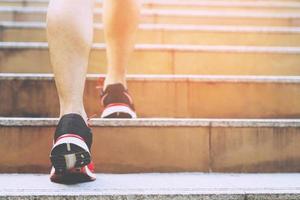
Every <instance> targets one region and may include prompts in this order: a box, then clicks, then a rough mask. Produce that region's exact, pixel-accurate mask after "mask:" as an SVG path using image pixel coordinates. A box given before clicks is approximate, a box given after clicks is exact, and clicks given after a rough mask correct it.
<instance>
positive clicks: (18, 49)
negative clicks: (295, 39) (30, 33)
mask: <svg viewBox="0 0 300 200" xmlns="http://www.w3.org/2000/svg"><path fill="white" fill-rule="evenodd" d="M299 55H300V47H267V46H226V45H225V46H219V45H218V46H217V45H157V44H140V45H136V51H135V52H134V54H133V56H132V59H131V61H130V62H129V68H128V73H129V74H210V75H299V74H300V68H299V66H300V59H299ZM0 58H1V62H0V72H8V73H15V72H16V73H18V72H24V73H49V72H51V67H50V61H49V52H48V45H47V43H43V42H41V43H39V42H36V43H35V42H28V43H27V42H24V43H22V42H1V43H0ZM24 58H26V59H24ZM36 58H39V59H38V60H37V59H36ZM216 58H218V59H216ZM105 66H106V52H105V45H104V44H101V43H99V44H95V45H94V48H93V50H92V52H91V56H90V62H89V73H105V72H106V67H105Z"/></svg>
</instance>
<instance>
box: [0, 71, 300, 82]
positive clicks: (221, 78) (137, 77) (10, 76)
mask: <svg viewBox="0 0 300 200" xmlns="http://www.w3.org/2000/svg"><path fill="white" fill-rule="evenodd" d="M105 76H106V75H105V74H88V75H87V79H88V80H99V79H100V80H101V79H104V78H105ZM126 77H127V80H129V81H131V80H132V81H177V82H182V81H183V82H212V83H216V82H218V83H278V84H280V83H290V84H299V83H300V76H254V75H251V76H246V75H149V74H130V75H127V76H126ZM0 80H52V81H53V80H54V74H51V73H45V74H41V73H0Z"/></svg>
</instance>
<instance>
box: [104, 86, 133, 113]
mask: <svg viewBox="0 0 300 200" xmlns="http://www.w3.org/2000/svg"><path fill="white" fill-rule="evenodd" d="M100 96H101V104H102V106H103V107H104V109H103V112H102V114H101V118H136V117H137V116H136V113H135V109H134V105H133V101H132V98H131V96H130V94H129V93H128V90H127V89H125V87H124V86H123V85H122V84H121V83H116V84H111V85H108V86H107V87H106V89H105V90H101V93H100Z"/></svg>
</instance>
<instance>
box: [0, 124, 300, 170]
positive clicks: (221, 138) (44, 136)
mask: <svg viewBox="0 0 300 200" xmlns="http://www.w3.org/2000/svg"><path fill="white" fill-rule="evenodd" d="M93 131H94V144H95V145H94V147H93V160H94V162H95V165H96V171H97V172H110V173H133V172H186V171H189V172H208V171H212V172H299V171H300V167H299V166H300V163H299V158H300V153H299V151H298V147H299V145H298V144H299V142H298V141H299V139H300V134H299V133H300V129H299V128H255V127H253V128H229V127H223V128H217V127H216V128H209V127H193V128H191V127H190V128H188V127H160V128H159V127H128V128H126V127H118V128H117V127H114V128H112V127H102V128H101V127H94V128H93ZM53 132H54V128H53V127H0V134H1V138H2V139H1V141H0V143H1V145H0V150H1V151H0V161H1V162H0V172H5V173H8V172H31V173H38V172H43V173H47V172H48V171H49V169H50V168H49V167H50V163H49V159H48V157H49V152H50V148H51V145H52V134H53ZM257 141H259V142H257ZM137 149H138V151H137ZM33 152H34V153H33Z"/></svg>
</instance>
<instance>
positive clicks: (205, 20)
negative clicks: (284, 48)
mask: <svg viewBox="0 0 300 200" xmlns="http://www.w3.org/2000/svg"><path fill="white" fill-rule="evenodd" d="M46 11H47V9H46V8H43V7H42V8H38V7H25V8H18V7H0V21H40V22H42V21H45V20H46ZM101 18H102V10H101V9H96V11H95V22H101V20H102V19H101ZM141 22H142V23H163V24H168V23H172V24H198V25H200V24H205V25H208V24H211V25H216V24H218V25H221V24H222V25H260V26H266V25H269V26H299V25H300V14H299V13H265V12H253V11H251V12H249V11H248V12H246V11H239V12H238V11H236V12H230V11H228V12H226V11H219V10H216V11H206V10H200V11H197V10H196V11H189V10H188V11H185V10H159V9H155V10H154V9H143V10H142V17H141Z"/></svg>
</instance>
